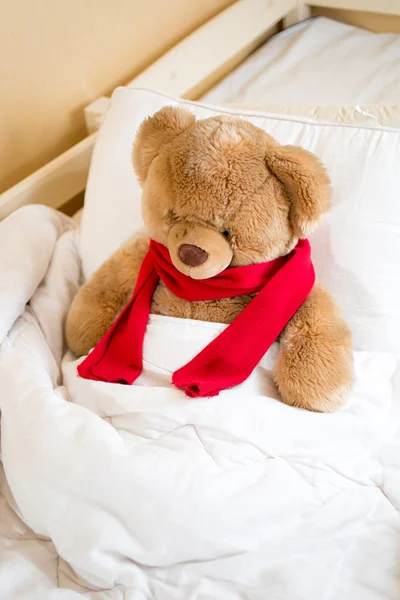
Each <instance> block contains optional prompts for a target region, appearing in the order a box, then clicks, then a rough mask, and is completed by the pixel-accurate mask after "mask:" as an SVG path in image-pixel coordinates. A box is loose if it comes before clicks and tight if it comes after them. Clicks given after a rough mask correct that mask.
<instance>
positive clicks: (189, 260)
mask: <svg viewBox="0 0 400 600" xmlns="http://www.w3.org/2000/svg"><path fill="white" fill-rule="evenodd" d="M178 255H179V258H180V259H181V261H182V262H183V263H184V264H185V265H187V266H188V267H198V266H199V265H202V264H203V263H204V262H205V261H206V260H207V258H208V254H207V252H206V251H205V250H203V249H202V248H199V247H198V246H193V245H192V244H182V245H181V246H179V250H178Z"/></svg>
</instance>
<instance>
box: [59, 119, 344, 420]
mask: <svg viewBox="0 0 400 600" xmlns="http://www.w3.org/2000/svg"><path fill="white" fill-rule="evenodd" d="M133 163H134V166H135V170H136V172H137V175H138V177H139V180H140V182H141V184H142V186H143V215H144V220H145V224H146V229H147V234H148V235H149V236H150V237H152V238H153V239H155V240H156V241H158V242H160V243H162V244H165V245H166V246H168V248H169V250H170V254H171V258H172V260H173V262H174V264H175V266H176V267H177V268H178V269H179V270H181V271H182V272H183V273H185V274H188V275H190V276H191V277H193V278H196V279H204V278H207V277H211V276H213V275H215V274H217V273H218V272H220V271H221V270H223V269H224V268H226V267H227V266H228V265H230V266H237V265H247V264H252V263H257V262H264V261H268V260H272V259H274V258H277V257H279V256H283V255H286V254H287V253H289V252H290V251H291V250H292V249H293V247H294V246H295V245H296V243H297V241H298V239H299V238H301V237H305V236H306V235H308V233H309V232H310V230H311V229H312V228H313V227H314V226H315V225H316V224H317V223H318V221H319V219H320V217H321V216H322V214H323V213H324V212H326V211H327V210H328V209H329V206H330V182H329V179H328V176H327V174H326V172H325V169H324V167H323V166H322V165H321V163H320V162H319V161H318V159H317V158H316V157H315V156H314V155H313V154H311V153H310V152H307V151H306V150H303V149H301V148H298V147H295V146H281V145H280V144H278V143H277V142H276V141H275V140H274V139H273V138H271V137H270V136H269V135H267V134H266V133H265V132H264V131H262V130H261V129H258V128H257V127H255V126H253V125H251V124H250V123H249V122H247V121H243V120H240V119H233V118H228V117H223V116H220V117H214V118H210V119H205V120H201V121H197V122H196V120H195V117H194V116H193V115H192V114H191V113H189V112H186V111H184V110H182V109H176V108H172V107H167V108H164V109H162V110H161V111H159V112H158V113H156V114H155V115H154V116H153V117H151V118H149V119H147V120H146V121H144V123H143V124H142V126H141V128H140V130H139V133H138V135H137V139H136V141H135V145H134V150H133ZM182 245H184V252H183V251H182ZM147 247H148V238H146V237H137V238H135V239H133V240H131V241H130V242H129V243H128V244H126V245H125V246H124V247H122V248H121V249H119V250H118V251H117V252H116V253H115V254H114V255H113V256H112V257H111V258H110V259H109V260H108V261H107V262H105V263H104V264H103V265H102V266H101V267H100V269H98V271H97V272H96V273H94V275H93V276H92V278H91V279H90V280H89V281H88V282H87V283H86V284H85V285H84V286H83V287H82V288H81V290H80V291H79V293H78V294H77V296H76V298H75V299H74V301H73V303H72V306H71V309H70V312H69V314H68V318H67V324H66V335H67V343H68V345H69V347H70V348H71V350H73V351H74V352H75V353H76V354H78V355H81V354H86V353H87V352H88V351H89V350H90V348H92V347H93V346H94V345H95V344H96V343H97V341H98V340H99V339H100V338H101V337H102V335H103V334H104V333H105V332H106V330H107V329H108V327H109V326H110V325H111V323H112V322H113V320H114V319H115V317H116V316H117V314H118V313H119V312H120V310H121V309H122V308H123V306H124V304H125V303H126V302H127V300H128V298H129V296H130V295H131V293H132V290H133V288H134V285H135V282H136V278H137V274H138V270H139V267H140V264H141V262H142V259H143V257H144V255H145V253H146V250H147ZM200 249H201V250H200ZM188 257H189V258H188ZM199 257H200V258H199ZM200 261H201V264H200ZM250 300H251V297H250V296H242V297H239V298H230V299H226V300H218V301H211V302H187V301H184V300H181V299H179V298H177V297H176V296H174V295H173V294H172V293H171V292H170V291H169V290H168V289H166V288H165V286H164V285H163V284H162V283H160V285H159V286H158V288H157V290H156V292H155V294H154V297H153V303H152V312H153V313H155V314H160V315H169V316H175V317H182V318H191V319H200V320H205V321H214V322H221V323H231V322H232V321H233V319H234V318H235V317H236V316H237V315H238V314H239V313H240V312H241V310H243V308H244V307H245V306H246V305H247V304H248V303H249V302H250ZM280 344H281V349H280V353H279V356H278V359H277V363H276V367H275V372H274V375H275V380H276V383H277V385H278V388H279V390H280V393H281V396H282V399H283V401H284V402H286V403H287V404H291V405H294V406H299V407H303V408H306V409H309V410H314V411H330V410H334V409H335V408H337V407H338V406H339V405H340V404H341V403H342V401H343V399H344V397H345V394H346V392H347V391H348V390H349V389H350V387H351V384H352V377H353V365H352V343H351V336H350V333H349V330H348V328H347V326H346V324H345V322H344V320H343V318H342V316H341V314H340V312H339V310H338V308H337V306H336V305H335V303H334V301H333V299H332V298H331V296H330V295H329V293H328V292H327V291H326V290H325V289H323V288H322V286H320V285H319V284H316V285H315V286H314V289H313V290H312V292H311V294H310V296H309V297H308V299H307V300H306V301H305V302H304V304H303V305H302V306H301V307H300V309H299V310H298V312H297V313H296V315H295V316H294V317H293V319H292V320H291V321H290V323H289V324H288V325H287V327H286V328H285V330H284V331H283V332H282V335H281V336H280Z"/></svg>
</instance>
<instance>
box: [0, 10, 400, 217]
mask: <svg viewBox="0 0 400 600" xmlns="http://www.w3.org/2000/svg"><path fill="white" fill-rule="evenodd" d="M314 7H321V8H330V9H344V10H352V11H362V12H363V13H365V12H371V13H380V14H385V15H392V16H400V0H312V1H311V2H310V3H309V4H308V3H306V2H303V1H301V0H236V2H234V3H233V4H232V5H231V6H230V7H229V8H227V9H225V10H224V11H222V12H221V13H220V14H218V15H217V16H216V17H214V18H213V19H211V20H210V21H208V22H207V23H206V24H205V25H203V26H202V27H200V28H199V29H197V30H196V31H195V32H194V33H192V34H191V35H189V36H188V37H187V38H185V39H183V40H182V41H181V42H180V43H179V44H177V45H176V46H175V47H173V48H172V49H171V50H170V51H169V52H167V53H166V54H164V55H163V56H162V57H161V58H160V59H159V60H157V61H156V62H155V63H154V64H152V65H151V66H150V67H149V68H148V69H146V70H145V71H144V72H142V73H141V74H140V75H139V76H137V77H136V78H135V79H133V80H132V81H131V82H129V83H128V84H127V85H129V86H137V87H145V88H155V89H160V90H162V91H164V92H166V93H168V94H171V95H172V96H178V97H184V98H188V99H192V100H195V99H196V98H199V97H200V96H201V95H202V94H203V93H205V92H206V91H207V90H208V89H210V88H211V87H212V86H213V85H214V84H215V83H217V82H218V81H219V80H221V79H222V78H223V77H224V76H225V75H226V74H227V73H229V72H230V71H231V70H232V69H233V68H235V67H236V66H237V65H239V64H240V63H241V62H242V61H243V60H244V59H245V58H246V57H247V56H248V55H249V54H251V52H252V51H253V50H255V49H256V48H257V47H258V46H260V45H261V44H262V43H263V42H264V41H266V40H267V39H268V38H269V37H271V35H273V34H274V33H276V32H277V31H278V26H281V27H282V28H287V27H290V26H291V25H294V24H295V23H298V22H300V21H303V20H305V19H307V18H309V17H310V15H311V8H314ZM221 40H223V43H221ZM199 57H201V61H200V60H199ZM108 104H109V99H108V98H99V99H98V100H96V101H95V102H93V103H92V104H90V105H89V106H88V107H87V108H86V109H85V121H86V126H87V131H88V137H86V138H85V139H83V140H82V141H81V142H79V143H78V144H76V145H75V146H73V147H72V148H70V149H69V150H67V152H64V153H63V154H61V155H60V156H58V157H57V158H55V159H54V160H52V161H50V162H49V163H48V164H46V165H45V166H44V167H42V168H41V169H39V170H38V171H36V172H34V173H33V174H32V175H30V176H29V177H26V178H25V179H23V180H22V181H20V182H19V183H17V184H16V185H15V186H13V187H11V188H10V189H8V190H7V191H6V192H4V193H3V194H0V220H1V219H3V218H5V217H6V216H7V215H9V214H10V213H12V212H13V211H14V210H16V209H17V208H19V207H21V206H24V205H26V204H45V205H47V206H51V207H53V208H60V207H61V206H63V205H65V203H67V202H68V201H69V200H71V199H72V198H74V197H76V196H77V195H78V194H80V193H81V192H83V191H84V189H85V186H86V181H87V176H88V171H89V165H90V158H91V154H92V150H93V146H94V143H95V139H96V131H97V130H98V128H99V126H100V123H101V120H102V118H103V116H104V114H105V112H106V110H107V107H108Z"/></svg>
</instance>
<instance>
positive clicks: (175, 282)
mask: <svg viewBox="0 0 400 600" xmlns="http://www.w3.org/2000/svg"><path fill="white" fill-rule="evenodd" d="M160 279H161V281H162V282H163V283H164V285H165V286H166V287H167V288H168V289H169V290H170V291H171V292H172V293H173V294H175V296H178V297H179V298H182V299H183V300H189V301H196V302H198V301H207V300H220V299H222V298H232V297H234V296H243V295H247V294H257V295H256V296H255V297H254V298H253V299H252V300H251V301H250V303H249V304H248V305H247V306H246V307H245V308H244V309H243V310H242V312H241V313H240V314H239V315H238V316H237V317H236V319H235V320H234V321H233V322H232V323H231V324H230V325H228V326H227V327H226V329H224V330H223V331H222V333H220V334H219V335H218V336H217V337H216V338H215V339H214V340H213V341H212V342H211V343H210V344H208V346H206V347H205V348H204V349H203V350H202V351H201V352H200V353H199V354H198V355H197V356H195V357H194V358H193V359H192V360H191V361H190V362H189V363H187V364H186V365H184V366H183V367H181V368H180V369H178V370H177V371H175V372H174V373H173V375H172V383H173V384H174V385H175V386H176V387H178V388H180V389H183V390H184V391H185V393H186V395H187V396H190V397H198V396H216V395H218V394H219V392H220V391H221V390H225V389H227V388H231V387H233V386H235V385H238V384H240V383H242V382H243V381H244V380H245V379H247V377H249V375H250V374H251V373H252V371H253V370H254V368H255V367H256V366H257V364H258V363H259V361H260V360H261V358H262V357H263V356H264V354H265V353H266V352H267V350H268V348H269V347H270V346H271V345H272V344H273V342H274V341H275V340H276V339H277V338H278V336H279V335H280V334H281V332H282V331H283V329H284V328H285V326H286V325H287V323H288V322H289V321H290V319H291V318H292V317H293V315H294V314H295V312H296V311H297V310H298V308H299V307H300V305H301V304H302V303H303V302H304V300H305V299H306V298H307V296H308V294H309V293H310V291H311V289H312V287H313V285H314V281H315V275H314V268H313V265H312V262H311V249H310V244H309V242H308V241H307V240H300V241H299V242H298V244H297V246H296V247H295V248H294V250H292V252H290V254H288V255H287V256H284V257H280V258H277V259H275V260H271V261H269V262H265V263H260V264H253V265H248V266H244V267H232V268H227V269H225V270H224V271H222V272H221V273H219V274H218V275H215V276H214V277H211V278H210V279H192V278H191V277H189V276H187V275H184V274H183V273H181V272H180V271H178V269H177V268H176V267H175V266H174V265H173V264H172V262H171V258H170V255H169V252H168V249H167V248H166V247H165V246H163V245H161V244H159V243H157V242H155V241H153V240H152V241H151V242H150V246H149V251H148V253H147V254H146V256H145V258H144V260H143V263H142V265H141V268H140V271H139V275H138V279H137V282H136V286H135V289H134V292H133V295H132V298H131V300H130V301H129V302H128V304H127V305H126V306H125V308H124V309H123V311H122V312H121V314H120V315H119V316H118V318H117V319H116V320H115V322H114V323H113V325H112V326H111V327H110V329H109V330H108V331H107V333H106V334H105V335H104V337H103V338H102V339H101V340H100V342H99V343H98V344H97V345H96V346H95V348H94V349H93V350H92V351H91V352H90V354H89V355H88V356H87V358H86V359H85V360H84V361H83V362H82V363H81V364H80V365H79V367H78V373H79V375H80V376H81V377H83V378H85V379H94V380H98V381H106V382H111V383H125V384H132V383H133V382H134V381H135V380H136V379H137V377H139V375H140V373H141V372H142V368H143V362H142V352H143V340H144V335H145V332H146V326H147V322H148V319H149V314H150V308H151V302H152V297H153V293H154V291H155V289H156V287H157V285H158V284H159V282H160Z"/></svg>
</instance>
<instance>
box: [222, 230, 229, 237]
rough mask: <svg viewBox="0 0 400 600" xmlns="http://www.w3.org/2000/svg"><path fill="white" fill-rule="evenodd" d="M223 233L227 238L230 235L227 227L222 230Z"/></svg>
mask: <svg viewBox="0 0 400 600" xmlns="http://www.w3.org/2000/svg"><path fill="white" fill-rule="evenodd" d="M222 235H223V236H224V237H226V238H228V237H229V231H228V230H227V229H225V231H223V232H222Z"/></svg>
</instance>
